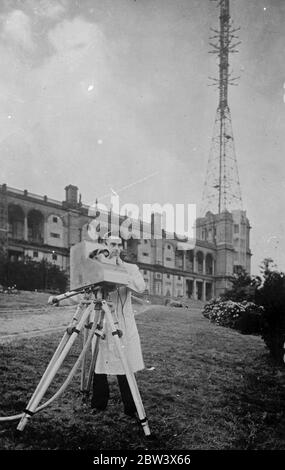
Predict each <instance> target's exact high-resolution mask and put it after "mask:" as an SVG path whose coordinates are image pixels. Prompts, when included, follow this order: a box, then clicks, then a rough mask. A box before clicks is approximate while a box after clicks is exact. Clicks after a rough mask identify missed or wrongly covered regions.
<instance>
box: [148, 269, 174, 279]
mask: <svg viewBox="0 0 285 470" xmlns="http://www.w3.org/2000/svg"><path fill="white" fill-rule="evenodd" d="M143 274H144V276H147V275H148V271H146V270H144V272H143ZM166 277H167V279H170V274H167V275H166ZM155 278H156V279H161V274H160V273H155ZM178 281H181V276H178Z"/></svg>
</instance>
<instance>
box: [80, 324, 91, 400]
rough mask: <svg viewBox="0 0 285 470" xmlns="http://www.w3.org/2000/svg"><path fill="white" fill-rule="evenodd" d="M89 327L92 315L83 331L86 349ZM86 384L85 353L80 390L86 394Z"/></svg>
mask: <svg viewBox="0 0 285 470" xmlns="http://www.w3.org/2000/svg"><path fill="white" fill-rule="evenodd" d="M89 325H90V315H89V317H88V318H87V319H86V323H85V325H84V330H83V345H82V347H83V348H84V346H85V344H86V342H87V339H88V333H89V332H88V328H89ZM85 382H86V352H85V353H84V355H83V358H82V366H81V382H80V390H81V392H84V390H85Z"/></svg>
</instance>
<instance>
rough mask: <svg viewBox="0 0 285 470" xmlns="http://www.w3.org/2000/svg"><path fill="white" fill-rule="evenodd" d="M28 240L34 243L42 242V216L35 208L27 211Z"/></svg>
mask: <svg viewBox="0 0 285 470" xmlns="http://www.w3.org/2000/svg"><path fill="white" fill-rule="evenodd" d="M28 240H29V241H30V242H36V243H43V242H44V216H43V214H42V213H41V212H40V211H38V210H36V209H32V210H31V211H30V212H29V213H28Z"/></svg>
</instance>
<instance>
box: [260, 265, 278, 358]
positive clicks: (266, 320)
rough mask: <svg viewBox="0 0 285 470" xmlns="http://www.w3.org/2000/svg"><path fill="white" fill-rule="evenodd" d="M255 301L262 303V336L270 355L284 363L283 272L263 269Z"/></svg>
mask: <svg viewBox="0 0 285 470" xmlns="http://www.w3.org/2000/svg"><path fill="white" fill-rule="evenodd" d="M256 303H258V304H259V305H263V307H264V312H263V315H262V338H263V340H264V342H265V344H266V346H267V347H268V349H269V351H270V353H271V355H272V357H273V358H274V359H275V360H276V362H278V363H280V364H281V363H283V364H284V352H285V351H284V342H285V274H284V273H282V272H277V271H269V270H267V271H265V273H264V282H263V285H262V286H261V287H260V288H259V289H257V291H256Z"/></svg>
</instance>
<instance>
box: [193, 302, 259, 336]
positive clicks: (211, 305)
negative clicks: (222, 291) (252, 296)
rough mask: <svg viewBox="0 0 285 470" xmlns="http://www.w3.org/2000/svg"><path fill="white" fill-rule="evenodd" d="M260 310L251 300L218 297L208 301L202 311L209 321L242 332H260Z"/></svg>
mask: <svg viewBox="0 0 285 470" xmlns="http://www.w3.org/2000/svg"><path fill="white" fill-rule="evenodd" d="M262 312H263V308H262V307H261V306H257V305H255V304H254V303H253V302H246V301H244V302H233V301H232V300H226V301H225V300H222V299H220V298H219V299H214V300H211V301H210V302H208V303H207V304H206V305H205V307H204V309H203V311H202V313H203V315H204V317H206V318H208V319H209V320H210V321H211V322H213V323H215V324H217V325H220V326H224V327H227V328H233V329H235V330H238V331H239V332H240V333H243V334H261V324H262V323H261V322H262Z"/></svg>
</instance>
